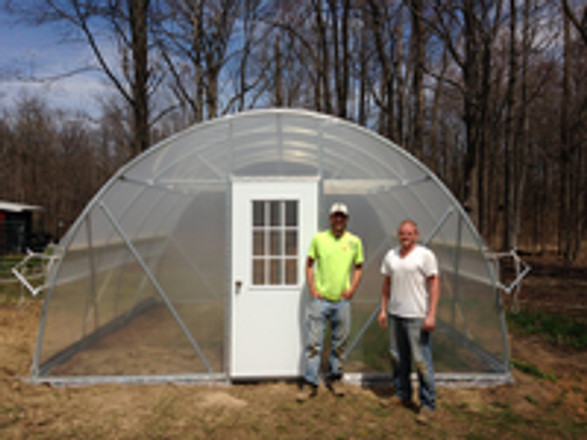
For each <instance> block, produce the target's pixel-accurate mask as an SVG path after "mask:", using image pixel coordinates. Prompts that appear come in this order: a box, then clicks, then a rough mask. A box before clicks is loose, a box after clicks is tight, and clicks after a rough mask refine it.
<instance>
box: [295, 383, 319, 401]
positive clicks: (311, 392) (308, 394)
mask: <svg viewBox="0 0 587 440" xmlns="http://www.w3.org/2000/svg"><path fill="white" fill-rule="evenodd" d="M317 394H318V387H317V386H316V385H313V384H310V383H304V384H302V385H301V386H300V389H299V391H298V394H297V396H296V400H297V401H298V402H305V401H306V400H308V399H312V398H313V397H316V395H317Z"/></svg>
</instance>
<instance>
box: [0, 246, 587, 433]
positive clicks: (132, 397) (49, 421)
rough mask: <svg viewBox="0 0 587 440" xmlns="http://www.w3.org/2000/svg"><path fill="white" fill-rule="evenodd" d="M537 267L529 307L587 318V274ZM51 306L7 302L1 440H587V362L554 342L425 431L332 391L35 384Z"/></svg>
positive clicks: (460, 400)
mask: <svg viewBox="0 0 587 440" xmlns="http://www.w3.org/2000/svg"><path fill="white" fill-rule="evenodd" d="M529 262H530V264H531V265H532V272H531V274H530V276H529V277H528V278H527V280H526V281H525V282H524V285H523V288H522V292H521V294H520V301H521V307H527V308H531V309H533V310H546V311H555V312H557V313H564V314H565V315H570V316H574V317H575V318H576V319H579V320H585V319H587V317H586V315H587V314H586V313H585V307H586V306H587V264H584V265H582V266H581V267H579V268H577V267H575V268H570V269H569V268H566V267H564V266H563V265H562V264H561V263H560V262H559V261H558V260H557V259H556V258H555V257H550V258H543V257H542V258H537V257H533V258H530V259H529ZM0 299H1V298H0ZM41 305H42V303H41V300H38V299H30V298H29V299H27V300H25V301H24V303H22V304H15V303H14V302H12V303H8V302H5V303H2V302H1V301H0V439H103V438H105V439H257V438H258V439H282V438H283V439H363V438H365V439H390V438H394V439H395V438H398V439H413V438H424V439H470V440H473V439H491V440H497V439H587V374H586V373H587V352H586V351H585V350H577V349H571V348H568V347H561V346H560V345H558V346H555V345H552V343H551V342H549V341H548V340H547V338H546V337H544V336H524V335H522V334H518V333H516V332H512V334H511V335H510V340H511V341H510V344H511V357H512V359H513V360H514V362H516V363H517V364H518V365H527V366H528V365H529V366H532V367H533V368H534V370H535V371H539V372H540V374H536V372H534V373H533V372H532V371H530V372H522V369H518V368H513V377H514V379H515V381H514V383H513V384H509V385H503V386H498V387H491V388H440V389H439V391H438V405H439V407H438V410H437V411H436V413H435V415H434V416H433V418H432V420H431V423H429V424H428V425H421V424H418V423H417V422H416V420H415V415H414V413H412V412H410V411H409V410H407V409H405V408H400V407H392V408H382V407H381V406H380V404H379V402H380V399H381V397H382V395H384V394H385V393H384V392H383V390H381V389H367V388H360V387H355V386H351V385H345V390H346V395H345V397H343V398H337V397H334V396H333V395H331V394H329V393H328V392H327V391H326V390H325V389H323V388H321V389H320V390H319V394H318V396H317V397H316V398H314V399H312V400H310V401H308V402H306V403H303V404H300V403H297V402H296V400H295V395H296V391H297V388H296V386H295V385H294V384H291V383H283V382H275V383H262V384H247V385H233V386H226V385H214V386H212V385H173V384H166V385H94V386H80V387H51V386H48V385H31V384H29V383H28V382H27V376H28V371H29V367H30V364H31V357H32V353H33V348H34V344H35V340H36V336H37V335H36V332H37V328H38V324H39V318H40V311H41ZM506 305H507V306H508V307H509V306H511V304H510V300H509V299H506Z"/></svg>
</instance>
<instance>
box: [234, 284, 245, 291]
mask: <svg viewBox="0 0 587 440" xmlns="http://www.w3.org/2000/svg"><path fill="white" fill-rule="evenodd" d="M241 287H243V282H242V281H235V283H234V290H235V293H241Z"/></svg>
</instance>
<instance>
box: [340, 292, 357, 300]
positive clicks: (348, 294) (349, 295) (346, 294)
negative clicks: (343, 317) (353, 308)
mask: <svg viewBox="0 0 587 440" xmlns="http://www.w3.org/2000/svg"><path fill="white" fill-rule="evenodd" d="M353 294H354V292H353V291H352V290H351V289H349V290H345V291H344V292H342V294H341V295H340V296H341V298H342V299H346V300H347V301H350V300H351V298H352V297H353Z"/></svg>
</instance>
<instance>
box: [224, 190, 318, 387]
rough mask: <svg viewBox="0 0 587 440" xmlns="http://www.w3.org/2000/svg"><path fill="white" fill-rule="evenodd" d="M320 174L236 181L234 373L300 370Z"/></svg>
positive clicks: (273, 373) (264, 374)
mask: <svg viewBox="0 0 587 440" xmlns="http://www.w3.org/2000/svg"><path fill="white" fill-rule="evenodd" d="M317 187H318V186H317V181H316V180H290V179H285V180H283V179H280V180H262V181H249V180H236V181H233V183H232V307H231V358H230V374H231V376H232V377H233V378H255V377H256V378H262V377H293V376H299V375H300V374H301V356H302V350H303V345H302V340H303V328H302V322H303V310H304V309H303V304H302V302H303V298H304V295H303V291H304V289H305V276H304V264H305V259H306V255H307V252H308V248H309V245H310V241H311V239H312V235H313V234H314V233H315V232H316V229H317V206H318V203H317V200H318V199H317Z"/></svg>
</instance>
